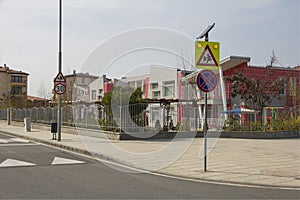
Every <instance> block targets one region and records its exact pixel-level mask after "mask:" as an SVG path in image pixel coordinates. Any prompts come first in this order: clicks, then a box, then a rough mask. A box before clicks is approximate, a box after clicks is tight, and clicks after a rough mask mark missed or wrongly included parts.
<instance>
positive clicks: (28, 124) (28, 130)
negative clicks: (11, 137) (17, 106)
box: [24, 117, 31, 132]
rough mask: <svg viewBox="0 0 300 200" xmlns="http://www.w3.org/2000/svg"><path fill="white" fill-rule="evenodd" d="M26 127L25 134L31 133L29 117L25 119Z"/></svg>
mask: <svg viewBox="0 0 300 200" xmlns="http://www.w3.org/2000/svg"><path fill="white" fill-rule="evenodd" d="M24 125H25V132H30V131H31V121H30V118H28V117H25V118H24Z"/></svg>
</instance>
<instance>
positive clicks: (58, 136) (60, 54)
mask: <svg viewBox="0 0 300 200" xmlns="http://www.w3.org/2000/svg"><path fill="white" fill-rule="evenodd" d="M61 33H62V0H59V28H58V72H59V73H61V71H62V50H61V40H62V37H61ZM57 107H58V108H57V141H61V95H60V94H59V95H58V105H57Z"/></svg>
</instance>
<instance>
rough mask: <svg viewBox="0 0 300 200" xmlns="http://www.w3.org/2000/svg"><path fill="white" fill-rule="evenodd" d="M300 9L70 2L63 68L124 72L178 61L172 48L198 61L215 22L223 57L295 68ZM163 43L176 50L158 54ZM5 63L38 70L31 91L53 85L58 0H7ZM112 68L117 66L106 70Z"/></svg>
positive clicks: (163, 1)
mask: <svg viewBox="0 0 300 200" xmlns="http://www.w3.org/2000/svg"><path fill="white" fill-rule="evenodd" d="M299 13H300V1H299V0H251V1H243V0H226V1H224V0H210V1H207V0H206V1H204V0H63V44H62V45H63V48H62V50H63V66H62V68H63V73H64V75H66V74H69V73H72V72H73V70H74V69H75V70H77V71H82V72H86V71H88V72H89V73H96V74H95V75H100V74H101V73H107V74H108V75H109V76H110V77H111V78H113V77H121V76H123V75H124V74H126V72H128V71H130V70H131V71H132V70H135V69H136V68H137V67H140V66H143V65H146V64H149V63H151V64H156V63H158V64H161V65H172V64H170V62H165V60H168V59H169V60H171V59H173V60H176V59H174V57H172V56H170V52H177V54H181V55H182V56H184V57H185V58H186V59H187V60H190V62H194V61H193V52H194V48H193V46H192V45H193V41H194V40H195V38H196V37H197V36H199V34H201V32H202V31H203V30H204V29H205V28H206V27H207V26H208V25H210V24H212V23H215V24H216V25H215V27H214V28H213V30H212V31H211V32H210V35H209V39H210V40H211V41H218V42H220V45H221V52H220V57H221V59H222V58H225V57H227V56H230V55H238V56H246V57H250V58H251V62H250V64H251V65H258V66H265V65H266V64H268V62H269V58H270V56H271V55H272V51H273V50H274V52H275V54H276V57H277V59H278V63H277V64H276V65H278V66H282V67H287V66H291V67H294V66H296V65H299V64H300V14H299ZM124 45H125V47H124ZM145 45H146V46H147V45H148V46H149V45H150V46H155V47H157V48H155V53H153V52H154V51H153V49H145V48H144V49H143V50H140V49H139V47H145ZM121 46H122V48H121ZM148 46H147V47H148ZM178 47H180V48H181V49H180V48H178ZM162 48H163V49H164V50H166V49H167V50H169V51H168V52H167V53H166V51H159V52H160V53H158V49H162ZM169 48H170V49H169ZM120 49H122V50H123V51H120ZM126 49H127V51H128V52H129V53H128V52H127V53H126V51H125V50H126ZM133 49H139V50H138V51H136V50H135V51H134V53H133V51H132V50H133ZM124 52H125V53H124ZM149 52H152V53H149ZM121 54H122V55H121ZM156 54H159V55H156ZM120 55H121V57H122V59H116V58H117V57H118V56H120ZM124 55H126V56H124ZM158 57H159V58H158ZM95 58H97V62H95V60H94V59H95ZM164 59H165V60H164ZM136 60H139V62H136ZM120 61H122V62H120ZM176 62H177V63H178V60H177V61H176ZM4 63H5V64H7V65H8V66H9V67H11V68H13V69H17V70H22V71H24V72H27V73H29V74H30V76H29V90H28V94H29V95H38V90H39V89H40V87H41V85H44V87H46V88H47V89H48V90H51V89H52V87H53V78H54V77H55V76H56V74H57V73H58V0H0V65H2V66H3V64H4ZM107 65H110V66H112V65H113V66H114V67H110V69H111V70H110V71H105V69H106V67H107ZM174 65H176V64H174ZM86 66H87V67H86ZM123 66H126V70H125V71H122V70H120V69H124V68H125V67H123ZM99 68H101V69H99ZM92 69H97V70H92ZM121 71H122V72H121ZM135 71H136V70H135ZM127 74H128V73H127Z"/></svg>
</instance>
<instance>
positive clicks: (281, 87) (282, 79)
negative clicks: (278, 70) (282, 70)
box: [280, 77, 285, 94]
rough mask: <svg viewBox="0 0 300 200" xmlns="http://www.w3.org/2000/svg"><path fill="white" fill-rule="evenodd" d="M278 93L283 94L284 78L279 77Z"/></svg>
mask: <svg viewBox="0 0 300 200" xmlns="http://www.w3.org/2000/svg"><path fill="white" fill-rule="evenodd" d="M280 94H285V78H284V77H280Z"/></svg>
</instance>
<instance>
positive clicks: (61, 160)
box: [51, 157, 85, 165]
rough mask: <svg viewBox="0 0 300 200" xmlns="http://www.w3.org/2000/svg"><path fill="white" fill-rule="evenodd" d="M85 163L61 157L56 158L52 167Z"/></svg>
mask: <svg viewBox="0 0 300 200" xmlns="http://www.w3.org/2000/svg"><path fill="white" fill-rule="evenodd" d="M83 163H85V162H83V161H79V160H73V159H67V158H61V157H55V158H54V159H53V161H52V163H51V165H66V164H83Z"/></svg>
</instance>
